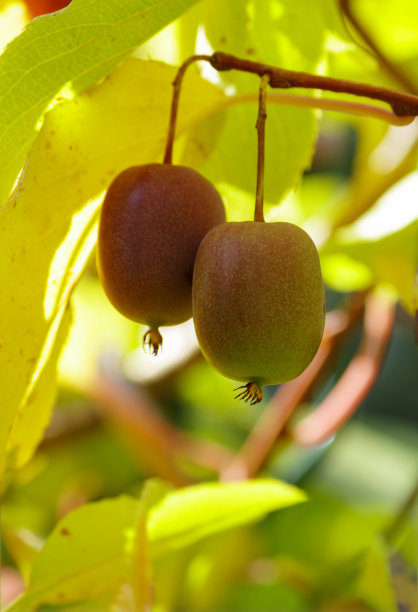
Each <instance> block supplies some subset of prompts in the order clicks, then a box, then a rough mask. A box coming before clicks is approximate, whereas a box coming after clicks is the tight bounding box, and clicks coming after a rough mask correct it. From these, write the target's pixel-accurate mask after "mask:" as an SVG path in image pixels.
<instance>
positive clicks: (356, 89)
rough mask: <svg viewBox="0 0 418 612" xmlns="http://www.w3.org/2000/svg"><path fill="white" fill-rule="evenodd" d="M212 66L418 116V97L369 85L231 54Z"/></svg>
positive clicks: (281, 85)
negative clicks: (366, 100)
mask: <svg viewBox="0 0 418 612" xmlns="http://www.w3.org/2000/svg"><path fill="white" fill-rule="evenodd" d="M209 61H210V64H211V65H212V66H213V68H215V69H216V70H218V71H226V70H240V71H241V72H250V73H252V74H258V75H259V76H260V77H261V76H263V75H264V74H268V75H270V82H269V84H270V86H271V87H273V88H279V89H288V88H291V87H302V88H304V89H323V90H326V91H335V92H339V93H348V94H352V95H355V96H364V97H366V98H371V99H373V100H381V101H382V102H386V103H387V104H389V105H390V106H391V107H392V110H393V112H394V113H395V115H402V116H403V115H418V96H414V95H412V94H408V93H402V92H398V91H393V90H391V89H387V88H385V87H375V86H374V85H369V84H368V83H356V82H354V81H347V80H344V79H335V78H332V77H325V76H318V75H314V74H308V73H306V72H294V71H293V70H284V69H283V68H276V67H274V66H269V65H268V64H262V63H260V62H253V61H250V60H247V59H241V58H239V57H235V56H234V55H229V54H227V53H222V52H216V53H214V54H213V55H212V56H211V58H210V60H209Z"/></svg>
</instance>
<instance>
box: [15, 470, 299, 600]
mask: <svg viewBox="0 0 418 612" xmlns="http://www.w3.org/2000/svg"><path fill="white" fill-rule="evenodd" d="M160 494H161V488H160V486H159V485H158V483H156V484H155V486H154V483H152V482H151V484H150V485H149V486H148V487H146V488H145V489H144V494H143V497H142V499H141V500H138V499H134V498H131V497H125V496H123V497H118V498H115V499H110V500H105V501H100V502H95V503H91V504H87V505H86V506H83V507H81V508H78V509H77V510H75V511H73V512H71V513H70V514H68V515H67V516H66V517H64V518H63V519H62V520H61V521H60V522H59V523H58V525H57V526H56V528H55V529H54V531H53V532H52V534H51V535H50V536H49V538H48V539H47V541H46V543H45V545H44V548H43V549H42V550H41V552H40V553H39V555H38V557H37V558H36V560H35V563H34V565H33V569H32V574H31V577H30V582H29V587H28V590H27V592H26V593H25V594H24V595H23V597H22V598H20V599H19V600H17V601H16V602H15V603H14V604H13V605H12V606H11V607H10V608H9V612H29V611H30V610H32V609H34V607H35V606H37V605H39V604H41V603H52V604H53V603H60V602H61V603H64V602H70V601H76V600H77V599H88V598H96V597H101V596H104V595H106V594H107V593H111V592H113V593H115V592H120V591H118V589H120V585H121V584H129V582H128V583H126V579H127V576H132V574H131V571H132V566H131V565H130V564H131V562H132V561H133V559H135V560H136V561H137V562H138V558H139V557H142V555H143V554H144V551H143V549H141V546H139V547H138V545H139V543H140V541H141V538H142V536H141V533H142V532H141V529H142V527H141V525H143V523H142V521H143V517H144V512H148V510H149V514H148V521H147V534H148V543H149V546H150V554H151V555H152V556H155V555H163V554H166V553H168V552H169V551H170V550H172V549H173V548H178V547H183V546H186V545H188V544H191V543H192V542H196V541H198V540H200V539H201V538H203V537H206V536H208V535H210V534H214V533H218V532H220V531H223V530H225V529H229V528H231V527H235V526H238V525H242V524H244V523H248V522H251V521H255V520H257V519H260V518H261V517H262V516H264V515H265V514H267V513H268V512H271V511H273V510H277V509H279V508H283V507H285V506H289V505H292V504H296V503H300V502H302V501H304V500H305V499H306V496H305V494H304V493H303V491H301V490H300V489H297V488H296V487H293V486H290V485H287V484H285V483H283V482H279V481H274V480H255V481H246V482H236V483H209V484H200V485H194V486H190V487H185V488H184V489H180V490H176V491H173V492H170V493H168V494H167V495H166V496H165V497H164V498H163V500H162V501H161V502H159V503H158V504H156V505H155V506H154V507H152V508H151V509H150V507H151V506H152V504H154V503H155V501H156V500H157V499H158V495H160ZM148 495H149V499H147V496H148ZM137 538H139V539H137ZM57 559H59V563H57ZM141 562H143V559H142V561H141ZM137 588H138V585H136V586H135V585H133V586H132V582H131V589H132V590H135V589H137ZM134 601H135V599H134Z"/></svg>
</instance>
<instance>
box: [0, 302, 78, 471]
mask: <svg viewBox="0 0 418 612" xmlns="http://www.w3.org/2000/svg"><path fill="white" fill-rule="evenodd" d="M69 324H70V311H69V309H68V308H67V309H66V310H65V312H64V313H60V314H59V315H58V316H57V318H56V321H54V324H53V325H54V327H55V326H56V330H54V332H55V333H56V336H55V338H54V344H53V346H52V348H51V349H50V352H48V358H47V360H46V362H45V363H44V364H43V367H42V370H41V372H40V373H39V374H38V375H37V377H36V382H35V383H34V385H33V386H32V387H29V389H30V390H29V393H28V396H27V397H23V399H22V403H21V405H20V406H19V410H18V412H17V415H16V418H15V420H14V423H13V427H12V430H11V432H10V436H9V439H8V442H7V449H6V452H7V453H8V455H9V457H8V462H7V467H8V469H12V468H13V469H14V468H18V467H21V466H22V465H24V464H25V463H26V461H28V459H30V457H31V456H32V453H33V452H34V450H35V448H36V446H37V444H38V443H39V441H40V439H41V438H42V435H43V433H44V429H45V428H46V426H47V425H48V423H49V418H50V413H51V406H52V405H53V403H54V400H55V385H54V384H53V381H54V380H55V375H56V366H57V361H58V357H59V353H60V350H61V346H62V344H63V342H64V340H65V338H66V335H67V332H68V328H69ZM46 350H47V351H48V350H49V347H46Z"/></svg>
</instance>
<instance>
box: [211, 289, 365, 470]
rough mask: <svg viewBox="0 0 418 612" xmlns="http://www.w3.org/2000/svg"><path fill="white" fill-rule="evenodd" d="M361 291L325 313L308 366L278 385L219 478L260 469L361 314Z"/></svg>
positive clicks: (362, 307) (363, 299)
mask: <svg viewBox="0 0 418 612" xmlns="http://www.w3.org/2000/svg"><path fill="white" fill-rule="evenodd" d="M364 301H365V294H364V293H362V294H354V295H353V296H352V297H351V299H350V301H349V303H348V304H347V306H346V307H345V308H341V309H337V310H333V311H331V312H329V313H328V314H327V318H326V323H325V331H324V337H323V340H322V342H321V346H320V348H319V350H318V352H317V354H316V356H315V358H314V360H313V361H312V363H311V364H310V365H309V366H308V368H307V369H306V370H305V371H304V372H303V373H302V374H301V375H300V376H298V377H297V378H296V379H295V380H292V381H290V382H288V383H286V384H284V385H281V386H280V387H279V389H278V390H277V391H276V393H275V395H274V396H273V397H272V399H271V400H270V402H269V404H268V406H267V407H266V409H265V410H264V412H263V413H262V414H261V416H260V418H259V420H258V421H257V423H256V424H255V426H254V427H253V429H252V431H251V432H250V434H249V436H248V438H247V440H246V441H245V442H244V444H243V446H242V447H241V449H240V451H239V452H238V454H237V455H236V456H235V457H234V460H233V462H232V463H231V464H230V465H229V466H228V467H227V469H226V470H225V471H224V473H223V474H222V478H223V480H237V479H244V478H252V477H254V476H255V475H256V474H257V473H258V472H259V471H260V469H261V468H262V466H263V465H264V463H265V461H266V460H267V458H268V456H269V455H270V452H271V451H272V449H273V447H274V445H275V444H276V442H277V440H278V439H279V437H280V436H281V435H282V434H283V432H284V430H285V427H286V424H287V423H288V421H289V419H290V417H291V416H292V414H293V412H294V411H295V409H296V408H297V407H298V406H299V405H300V403H301V402H302V401H303V399H304V398H305V397H307V396H308V394H309V393H310V391H311V389H312V387H313V386H314V384H315V383H317V382H318V380H319V379H320V378H321V377H322V376H323V375H324V373H325V372H326V371H327V370H328V367H329V364H330V362H331V361H332V359H333V356H334V355H335V353H336V351H337V349H338V347H339V345H340V343H341V341H342V340H343V339H344V338H345V337H346V336H347V335H348V334H349V333H350V331H351V330H352V329H353V327H354V326H355V325H356V324H357V322H358V321H359V319H360V318H361V317H362V315H363V311H364Z"/></svg>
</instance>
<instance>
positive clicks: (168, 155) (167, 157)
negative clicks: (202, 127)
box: [163, 55, 211, 164]
mask: <svg viewBox="0 0 418 612" xmlns="http://www.w3.org/2000/svg"><path fill="white" fill-rule="evenodd" d="M210 59H211V58H210V55H192V56H191V57H189V58H188V59H187V60H186V61H185V62H183V64H182V65H181V66H180V68H179V69H178V71H177V75H176V78H175V79H174V81H173V97H172V99H171V111H170V123H169V126H168V136H167V144H166V149H165V154H164V161H163V163H164V164H171V163H172V156H173V142H174V134H175V130H176V121H177V112H178V105H179V98H180V90H181V85H182V82H183V77H184V73H185V72H186V70H187V68H188V67H189V66H190V64H193V62H197V61H199V60H206V61H208V62H210Z"/></svg>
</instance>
